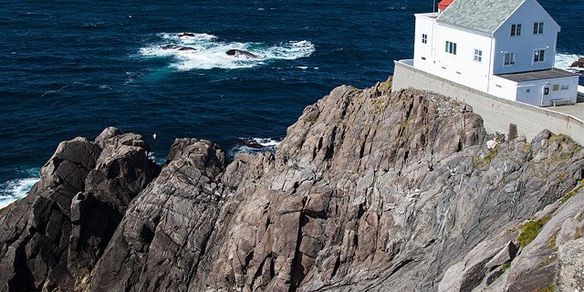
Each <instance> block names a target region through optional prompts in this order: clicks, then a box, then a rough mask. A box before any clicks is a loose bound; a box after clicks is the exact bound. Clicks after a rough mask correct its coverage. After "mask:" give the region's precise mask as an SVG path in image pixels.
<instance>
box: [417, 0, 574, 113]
mask: <svg viewBox="0 0 584 292" xmlns="http://www.w3.org/2000/svg"><path fill="white" fill-rule="evenodd" d="M439 8H440V9H439V11H438V12H433V13H423V14H416V15H415V16H416V35H415V45H414V60H413V66H414V68H417V69H420V70H423V71H426V72H428V73H431V74H434V75H436V76H439V77H442V78H444V79H447V80H450V81H453V82H456V83H459V84H462V85H464V86H467V87H470V88H473V89H477V90H480V91H483V92H486V93H489V94H491V95H494V96H497V97H501V98H505V99H510V100H514V101H520V102H524V103H528V104H531V105H537V106H551V105H559V104H573V103H576V99H577V94H578V93H577V87H578V75H576V74H574V73H570V72H567V71H563V70H559V69H555V68H554V63H555V56H556V41H557V36H558V33H559V32H560V26H559V25H558V23H556V21H554V19H553V18H552V17H551V16H550V15H549V14H548V13H547V11H546V10H545V9H544V8H543V7H542V6H541V5H540V4H539V3H538V2H537V1H536V0H455V1H452V0H443V1H442V2H441V3H440V4H439Z"/></svg>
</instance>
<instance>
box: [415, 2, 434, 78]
mask: <svg viewBox="0 0 584 292" xmlns="http://www.w3.org/2000/svg"><path fill="white" fill-rule="evenodd" d="M426 15H427V14H417V15H416V29H415V35H414V66H415V67H417V68H420V69H422V70H429V69H430V68H429V67H431V66H433V64H434V63H433V61H434V57H433V53H432V48H433V38H434V19H432V18H430V17H427V16H426ZM422 34H427V35H428V43H426V44H424V43H422Z"/></svg>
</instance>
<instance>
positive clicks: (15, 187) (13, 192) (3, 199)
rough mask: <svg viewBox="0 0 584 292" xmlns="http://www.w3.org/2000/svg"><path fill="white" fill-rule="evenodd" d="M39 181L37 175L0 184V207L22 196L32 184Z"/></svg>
mask: <svg viewBox="0 0 584 292" xmlns="http://www.w3.org/2000/svg"><path fill="white" fill-rule="evenodd" d="M38 181H39V178H38V177H29V178H21V179H15V180H10V181H7V182H4V183H1V184H0V208H4V207H6V206H8V205H10V204H11V203H12V202H14V201H16V200H18V199H20V198H23V197H24V196H26V193H28V191H30V189H31V188H32V186H33V185H34V184H35V183H37V182H38Z"/></svg>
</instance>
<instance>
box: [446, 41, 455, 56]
mask: <svg viewBox="0 0 584 292" xmlns="http://www.w3.org/2000/svg"><path fill="white" fill-rule="evenodd" d="M446 52H447V53H450V54H453V55H456V43H453V42H449V41H446Z"/></svg>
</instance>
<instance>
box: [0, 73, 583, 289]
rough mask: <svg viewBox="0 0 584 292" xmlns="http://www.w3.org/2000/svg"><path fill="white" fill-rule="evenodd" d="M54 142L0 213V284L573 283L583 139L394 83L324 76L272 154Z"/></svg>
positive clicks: (104, 138) (578, 271) (126, 142)
mask: <svg viewBox="0 0 584 292" xmlns="http://www.w3.org/2000/svg"><path fill="white" fill-rule="evenodd" d="M147 149H148V145H147V144H146V142H145V141H144V139H143V138H142V137H141V136H140V135H136V134H123V133H121V132H120V131H119V130H117V129H115V128H108V129H106V130H104V132H103V133H102V134H101V135H100V136H99V137H98V138H97V139H96V140H95V141H93V142H91V141H88V140H86V139H83V138H76V139H73V140H71V141H67V142H63V143H61V144H60V145H59V147H58V148H57V151H56V152H55V154H54V155H53V157H52V158H51V159H50V160H49V162H47V164H46V165H45V166H44V167H43V168H42V171H41V172H42V179H41V181H40V182H39V183H38V184H37V185H35V187H34V188H33V190H31V192H30V193H29V195H28V196H27V197H26V198H24V199H23V200H20V201H17V202H15V203H14V204H12V205H10V206H8V207H6V208H5V209H2V210H0V222H1V224H0V228H1V229H2V230H1V232H0V255H1V260H0V271H1V273H0V282H1V283H4V284H3V285H4V286H2V290H5V291H22V290H43V291H73V290H77V291H400V290H406V291H414V290H415V291H472V290H473V289H474V290H476V291H483V290H489V291H490V290H493V291H537V290H538V289H548V288H550V287H555V288H557V289H558V290H566V291H567V290H569V289H571V290H570V291H573V289H574V288H578V289H581V288H582V287H583V285H584V281H583V280H584V278H583V274H582V268H583V266H582V264H583V263H582V261H581V260H580V258H582V255H584V242H583V241H582V239H581V236H582V228H583V227H584V218H583V217H584V208H582V207H584V206H582V204H584V191H582V190H580V186H581V185H582V179H584V171H583V168H584V167H583V166H584V150H583V148H582V147H581V146H580V145H578V144H576V143H574V142H573V141H572V140H571V139H569V138H568V137H565V136H560V135H554V134H553V133H550V132H549V131H544V132H542V133H541V134H540V135H538V136H537V137H536V138H535V139H533V140H532V141H527V140H526V139H525V138H521V137H519V138H514V139H512V140H510V141H506V140H505V137H504V135H496V134H490V133H486V132H485V130H484V127H483V121H482V119H481V117H480V116H478V115H477V114H475V113H473V111H472V109H471V108H470V107H469V106H467V105H465V104H462V103H459V102H457V101H454V100H451V99H448V98H446V97H443V96H438V95H434V94H430V93H428V92H422V91H416V90H402V91H399V92H391V82H390V81H388V82H385V83H380V84H377V85H376V86H374V87H372V88H369V89H365V90H359V89H356V88H353V87H350V86H341V87H338V88H336V89H334V90H333V91H332V92H331V93H330V94H329V95H327V96H325V97H324V98H323V99H321V100H319V101H318V102H317V103H316V104H314V105H311V106H308V107H307V108H306V109H305V110H304V113H303V114H302V116H301V117H300V118H299V120H298V121H297V122H296V123H295V124H294V125H292V126H291V127H290V128H289V129H288V131H287V136H286V138H285V139H284V140H283V141H282V143H281V144H280V146H279V147H278V150H277V151H276V153H261V154H255V155H250V154H240V155H238V156H237V157H236V158H235V159H234V161H232V162H230V163H227V162H226V158H225V154H224V153H223V151H222V150H221V149H220V148H219V146H218V145H216V144H214V143H212V142H210V141H206V140H199V139H177V140H176V141H175V143H174V144H173V145H172V147H171V149H170V153H169V155H168V159H167V162H166V163H165V165H163V166H162V168H161V169H160V168H159V167H158V166H156V165H155V164H153V163H152V162H150V161H149V160H148V158H147Z"/></svg>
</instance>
